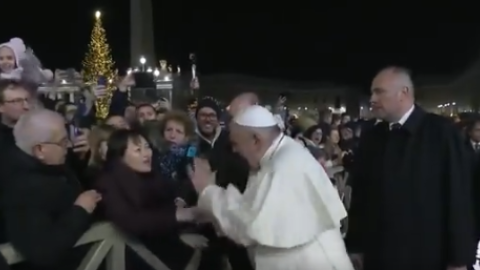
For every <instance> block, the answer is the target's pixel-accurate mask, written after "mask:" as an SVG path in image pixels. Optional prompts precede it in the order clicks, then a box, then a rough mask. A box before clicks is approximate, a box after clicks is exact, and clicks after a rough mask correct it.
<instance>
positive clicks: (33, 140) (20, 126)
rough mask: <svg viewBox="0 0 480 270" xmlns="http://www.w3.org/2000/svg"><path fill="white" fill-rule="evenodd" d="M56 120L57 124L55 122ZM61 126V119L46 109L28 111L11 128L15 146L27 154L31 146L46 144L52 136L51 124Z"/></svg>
mask: <svg viewBox="0 0 480 270" xmlns="http://www.w3.org/2000/svg"><path fill="white" fill-rule="evenodd" d="M56 120H58V122H55V121H56ZM54 123H60V124H63V117H62V116H61V115H60V114H59V113H57V112H54V111H51V110H47V109H36V110H30V111H28V112H26V113H25V114H23V115H22V116H21V117H20V119H19V120H18V121H17V123H16V124H15V126H14V128H13V136H14V138H15V144H16V145H17V146H18V148H20V149H22V150H23V151H24V152H26V153H27V154H31V149H32V147H33V146H35V145H36V144H39V143H45V142H48V141H49V140H50V139H51V138H52V135H53V128H52V127H54V126H53V124H54Z"/></svg>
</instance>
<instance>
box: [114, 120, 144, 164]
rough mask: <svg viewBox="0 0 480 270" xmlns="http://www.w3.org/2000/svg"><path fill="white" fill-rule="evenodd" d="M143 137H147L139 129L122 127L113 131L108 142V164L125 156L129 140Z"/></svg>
mask: <svg viewBox="0 0 480 270" xmlns="http://www.w3.org/2000/svg"><path fill="white" fill-rule="evenodd" d="M142 137H143V138H145V136H144V135H143V134H142V132H141V131H140V130H137V129H131V130H126V129H121V130H116V131H115V132H113V133H112V135H111V136H110V138H109V139H108V143H107V146H108V149H107V155H106V163H107V165H108V164H112V162H115V161H118V160H120V159H122V158H123V156H124V155H125V152H126V151H127V147H128V141H129V140H133V141H138V140H140V138H142Z"/></svg>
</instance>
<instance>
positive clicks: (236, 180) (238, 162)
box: [195, 98, 252, 270]
mask: <svg viewBox="0 0 480 270" xmlns="http://www.w3.org/2000/svg"><path fill="white" fill-rule="evenodd" d="M220 113H221V110H220V108H219V106H218V104H217V102H216V101H215V100H213V99H210V98H205V99H203V100H201V101H199V103H198V107H197V111H196V114H195V115H196V120H197V134H198V137H199V142H198V152H199V154H200V155H201V156H206V157H208V160H209V162H210V166H211V167H212V169H213V170H216V171H217V178H216V181H217V183H216V184H217V185H219V186H222V187H227V186H228V185H229V184H233V185H235V186H236V187H237V188H238V189H239V190H240V191H242V192H243V191H244V190H245V188H246V186H247V180H248V174H249V167H248V164H247V163H246V161H245V160H244V159H243V158H241V157H240V156H239V155H237V154H236V153H234V151H233V147H232V145H231V143H230V139H229V136H228V132H227V131H226V130H223V129H222V128H221V127H220V124H219V121H218V119H219V115H220ZM217 246H218V251H224V252H225V253H227V254H228V257H229V261H230V264H231V266H232V269H233V270H236V269H239V270H249V269H252V266H251V264H250V262H249V259H248V257H247V253H246V250H245V248H243V247H240V246H237V245H235V244H234V243H233V242H231V241H229V240H228V239H225V238H221V239H220V241H219V244H218V245H217ZM200 269H207V268H204V267H203V265H202V266H201V268H200Z"/></svg>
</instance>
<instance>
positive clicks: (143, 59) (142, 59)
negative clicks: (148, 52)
mask: <svg viewBox="0 0 480 270" xmlns="http://www.w3.org/2000/svg"><path fill="white" fill-rule="evenodd" d="M145 63H147V59H145V57H143V56H142V57H140V64H141V65H142V71H145Z"/></svg>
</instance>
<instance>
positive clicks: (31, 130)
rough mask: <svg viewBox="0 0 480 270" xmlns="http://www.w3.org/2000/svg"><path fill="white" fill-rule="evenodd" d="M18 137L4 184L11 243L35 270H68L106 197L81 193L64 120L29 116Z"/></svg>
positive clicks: (45, 115) (33, 113)
mask: <svg viewBox="0 0 480 270" xmlns="http://www.w3.org/2000/svg"><path fill="white" fill-rule="evenodd" d="M13 134H14V138H15V144H16V146H13V147H11V148H10V149H9V152H8V153H9V160H8V163H7V165H8V167H7V169H6V171H5V174H4V176H6V178H5V179H4V180H3V181H4V183H3V187H4V190H3V191H4V192H3V198H2V201H3V204H2V206H3V209H2V210H3V212H4V218H5V224H6V234H7V239H8V240H9V241H10V242H11V243H12V245H13V246H14V248H15V249H16V250H18V251H19V252H20V253H21V254H22V255H23V256H24V258H25V259H26V262H27V263H28V264H30V265H31V266H33V267H34V268H35V269H37V268H44V269H69V268H70V267H69V266H72V265H71V264H72V263H74V262H73V260H72V258H71V256H70V255H71V254H73V253H72V252H71V250H72V248H73V247H74V245H75V243H76V242H77V240H78V239H79V238H80V237H81V236H82V235H83V233H84V232H85V231H87V230H88V228H89V226H90V223H91V221H90V214H91V213H92V212H93V210H94V209H95V207H96V205H97V202H98V201H100V200H101V196H100V194H98V193H97V192H96V191H94V190H90V191H85V192H82V189H81V186H80V183H79V182H78V181H77V180H76V178H75V176H74V175H73V174H72V173H71V172H70V171H69V170H68V168H67V167H66V166H64V163H65V158H66V152H67V147H68V143H69V142H68V136H67V132H66V130H65V127H64V122H63V118H62V116H61V115H59V114H57V113H55V112H52V111H49V110H44V109H39V110H33V111H29V112H27V113H25V114H24V115H23V116H22V117H21V118H20V119H19V120H18V121H17V123H16V124H15V127H14V131H13ZM65 263H66V264H68V266H66V265H65ZM74 268H76V266H74Z"/></svg>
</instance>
